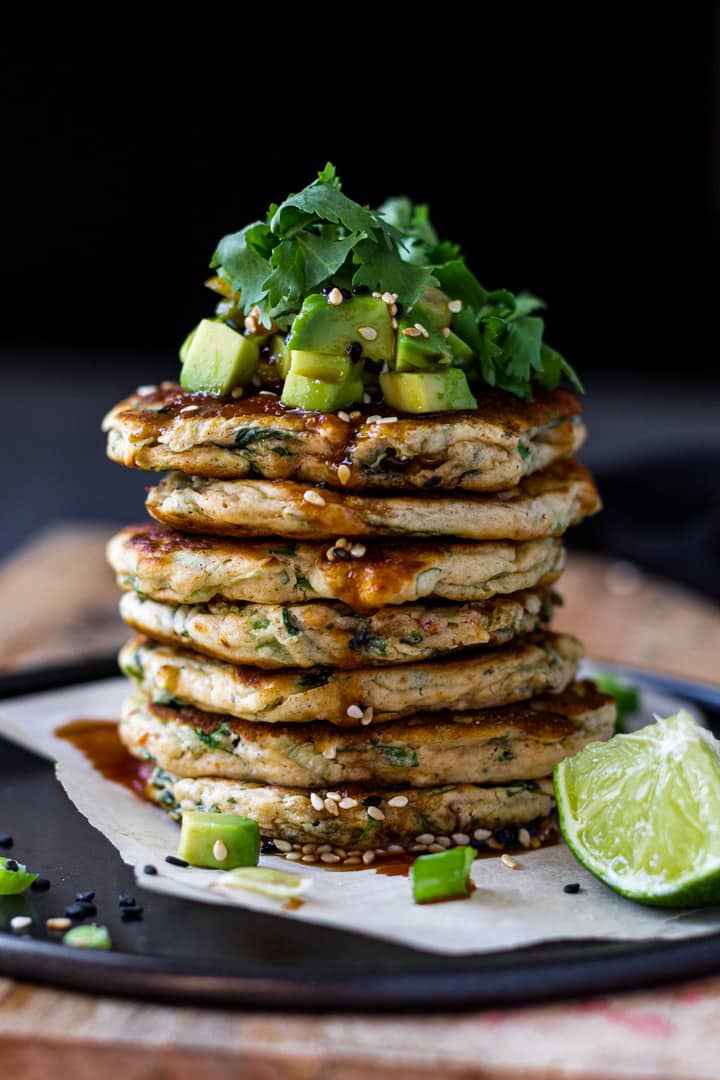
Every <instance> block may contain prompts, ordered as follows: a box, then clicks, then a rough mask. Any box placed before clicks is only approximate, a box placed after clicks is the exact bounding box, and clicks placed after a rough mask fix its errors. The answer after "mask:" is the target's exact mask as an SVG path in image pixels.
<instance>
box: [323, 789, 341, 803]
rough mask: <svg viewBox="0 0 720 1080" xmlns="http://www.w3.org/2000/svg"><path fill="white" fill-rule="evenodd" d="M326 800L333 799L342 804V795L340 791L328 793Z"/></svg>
mask: <svg viewBox="0 0 720 1080" xmlns="http://www.w3.org/2000/svg"><path fill="white" fill-rule="evenodd" d="M325 798H326V799H332V801H333V802H340V800H341V799H342V795H341V794H340V792H339V791H328V793H327V795H326V796H325Z"/></svg>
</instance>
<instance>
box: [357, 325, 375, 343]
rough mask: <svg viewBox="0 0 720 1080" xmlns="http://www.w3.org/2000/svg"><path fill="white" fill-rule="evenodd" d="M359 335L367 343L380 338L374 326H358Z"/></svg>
mask: <svg viewBox="0 0 720 1080" xmlns="http://www.w3.org/2000/svg"><path fill="white" fill-rule="evenodd" d="M358 334H359V335H360V337H362V338H365V340H366V341H374V340H375V338H376V337H377V336H378V335H377V330H376V329H375V327H374V326H358Z"/></svg>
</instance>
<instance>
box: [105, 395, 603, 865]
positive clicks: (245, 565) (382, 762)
mask: <svg viewBox="0 0 720 1080" xmlns="http://www.w3.org/2000/svg"><path fill="white" fill-rule="evenodd" d="M368 413H369V409H368V407H364V408H363V409H358V410H355V411H353V412H351V413H349V414H348V413H344V412H339V413H337V414H325V413H303V412H302V411H299V410H292V409H286V408H285V407H284V406H282V405H281V404H280V402H279V400H278V398H277V397H276V396H275V395H274V394H270V393H268V392H263V393H259V394H256V395H255V396H254V397H250V398H247V399H240V398H221V399H218V398H215V397H212V396H209V395H207V396H206V395H199V394H187V393H185V392H183V391H182V390H181V389H180V388H179V387H178V386H177V385H176V384H172V383H164V384H162V386H160V387H157V388H156V387H145V388H141V389H140V390H138V391H137V393H136V394H135V395H133V396H132V397H131V398H129V399H128V400H127V401H124V402H121V403H120V404H119V405H118V406H116V407H115V408H114V409H113V410H112V411H111V412H110V414H109V415H108V417H107V418H106V421H105V428H106V430H107V431H108V453H109V455H110V457H111V458H113V460H115V461H118V462H120V463H121V464H124V465H129V466H135V467H139V468H143V469H151V470H173V471H172V472H170V473H169V475H168V476H166V477H165V478H164V479H162V480H161V482H160V483H159V484H157V485H156V486H155V487H152V488H151V489H150V492H149V495H148V499H147V508H148V510H149V512H150V514H151V515H152V516H153V518H155V519H156V521H157V522H158V523H159V524H158V523H151V524H150V523H149V524H145V525H139V526H134V527H130V528H127V529H124V530H123V531H122V532H121V533H119V534H118V535H117V536H115V537H114V538H113V539H112V540H111V541H110V544H109V549H108V551H109V559H110V563H111V565H112V566H113V568H114V569H115V571H116V573H117V578H118V583H119V585H120V587H121V588H122V589H124V590H126V592H125V595H124V596H123V598H122V602H121V612H122V616H123V618H124V619H125V621H126V622H127V623H128V624H129V625H130V626H132V627H133V628H134V629H135V630H136V631H138V633H139V636H137V637H134V638H133V639H132V640H131V641H129V642H128V644H127V645H126V646H125V647H124V648H123V650H122V653H121V665H122V667H123V670H124V671H125V672H126V673H127V674H128V675H129V676H130V677H131V678H132V679H133V680H134V681H135V683H136V686H137V688H136V690H135V692H134V693H133V694H132V696H131V697H130V698H129V699H128V700H127V702H126V704H125V707H124V710H123V715H122V722H121V729H120V730H121V736H122V738H123V740H124V742H125V744H126V746H127V747H128V749H129V750H130V752H131V753H133V754H134V755H136V756H138V757H141V758H146V759H149V760H150V761H152V762H154V763H155V764H156V766H157V768H156V770H155V773H154V774H153V777H152V779H151V781H150V784H149V790H150V792H151V793H152V795H153V797H154V798H155V799H156V800H157V801H158V802H160V803H161V804H163V805H165V806H166V808H169V809H170V810H172V811H175V812H177V810H178V808H179V809H180V810H182V809H190V808H193V809H195V808H199V809H204V810H213V811H227V812H232V813H238V814H244V815H248V816H250V817H252V818H255V819H256V820H257V821H258V822H259V824H260V828H261V832H262V834H263V837H264V838H265V840H266V848H265V850H267V851H274V850H277V851H281V852H284V853H286V854H287V855H288V857H290V858H292V859H296V860H297V859H303V860H305V861H307V862H315V861H322V862H325V863H330V864H331V863H338V862H342V863H345V864H349V865H353V864H358V863H360V862H361V861H364V862H366V863H368V862H371V861H372V860H373V859H374V858H375V856H376V855H377V854H378V853H380V854H383V853H390V854H396V853H398V852H400V851H410V852H424V851H436V850H442V849H444V848H447V847H449V846H451V845H453V844H466V843H469V842H472V843H474V844H475V846H476V847H486V846H487V847H490V848H494V849H497V850H500V849H502V848H504V847H508V846H516V845H517V844H518V843H519V844H520V845H522V846H525V847H530V846H537V845H538V844H539V843H540V842H541V841H542V840H543V839H544V838H545V837H546V836H547V835H548V834H549V832H550V831H551V830H552V828H553V820H554V818H553V811H554V800H553V793H552V783H551V779H550V776H551V773H552V769H553V766H554V765H555V764H556V763H557V762H558V761H560V760H561V759H563V758H564V757H566V756H568V755H570V754H574V753H576V752H577V751H578V750H580V749H581V748H582V747H583V746H585V745H586V743H588V742H590V741H593V740H598V739H605V738H608V737H609V736H610V734H611V733H612V726H613V720H614V703H613V702H612V700H611V699H610V698H607V697H604V696H603V695H601V694H599V693H598V692H597V691H596V690H595V688H594V687H593V686H592V684H591V683H588V682H576V681H575V676H576V671H577V664H578V661H579V659H580V656H581V647H580V645H579V643H578V642H577V641H576V640H575V639H574V638H572V637H570V636H568V635H564V634H555V633H552V632H551V631H550V630H549V629H548V626H547V624H548V622H549V619H550V617H551V615H552V612H553V605H554V603H555V602H556V600H557V597H556V595H555V594H554V593H553V591H552V589H551V586H552V585H553V583H554V582H556V581H557V579H558V577H559V576H560V573H561V571H562V568H563V563H564V548H563V543H562V536H563V534H564V532H565V530H566V529H567V528H568V526H570V525H573V524H575V523H576V522H579V521H580V520H582V518H583V517H584V516H586V515H588V514H591V513H594V512H595V511H596V510H597V509H598V508H599V500H598V496H597V492H596V490H595V486H594V484H593V481H592V477H591V476H590V475H589V473H588V472H587V471H586V470H585V469H584V468H583V467H582V466H581V465H580V464H579V463H578V462H576V461H575V460H573V458H572V457H571V455H572V454H573V452H574V451H575V449H576V448H577V447H578V446H579V445H580V443H581V442H582V440H583V437H584V428H583V425H582V423H581V421H580V417H579V403H578V401H577V399H576V398H575V397H574V396H573V395H572V394H569V393H567V392H565V391H563V390H555V391H553V392H551V393H547V392H542V393H538V395H537V397H536V400H535V401H533V402H522V401H520V400H518V399H517V398H515V397H512V396H511V395H509V394H504V393H494V392H488V393H487V394H485V395H481V397H480V401H479V404H478V408H477V410H474V411H472V412H461V413H443V414H434V415H428V416H413V417H404V416H400V417H398V416H394V415H391V413H390V411H389V410H388V409H387V408H386V407H380V409H379V410H378V409H377V408H376V411H375V412H374V414H373V415H368Z"/></svg>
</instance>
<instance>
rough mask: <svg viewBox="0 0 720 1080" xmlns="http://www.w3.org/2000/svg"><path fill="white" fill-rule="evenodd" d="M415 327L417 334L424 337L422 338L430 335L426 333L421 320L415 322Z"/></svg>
mask: <svg viewBox="0 0 720 1080" xmlns="http://www.w3.org/2000/svg"><path fill="white" fill-rule="evenodd" d="M415 329H416V330H417V332H418V334H420V335H421V336H422V337H424V338H428V337H430V334H429V333H428V331H427V329H426V328H425V327H424V326H423V324H422V323H421V322H416V323H415Z"/></svg>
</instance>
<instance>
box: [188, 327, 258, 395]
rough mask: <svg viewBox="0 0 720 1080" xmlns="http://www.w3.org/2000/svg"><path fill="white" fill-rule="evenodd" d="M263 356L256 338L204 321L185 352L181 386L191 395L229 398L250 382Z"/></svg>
mask: <svg viewBox="0 0 720 1080" xmlns="http://www.w3.org/2000/svg"><path fill="white" fill-rule="evenodd" d="M186 344H187V342H186ZM183 349H185V345H183ZM259 355H260V350H259V347H258V344H257V342H256V341H254V340H253V339H252V338H249V337H244V336H243V335H242V334H238V332H237V330H232V329H231V328H230V327H229V326H226V325H225V323H223V322H216V321H215V320H213V319H202V320H201V322H199V323H198V325H197V327H196V329H195V330H194V331H193V333H192V335H191V340H190V343H189V345H188V347H187V350H186V351H185V356H184V359H183V366H182V372H181V375H180V385H181V386H182V388H183V390H188V391H189V392H190V393H199V392H203V393H206V394H229V393H230V391H231V390H232V388H233V386H245V385H246V383H248V382H249V381H250V379H251V377H252V374H253V372H254V371H255V368H256V367H257V362H258V357H259Z"/></svg>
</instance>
